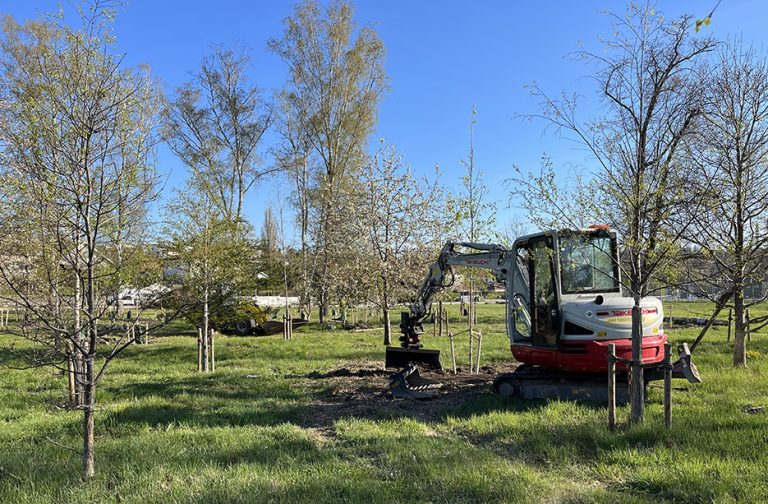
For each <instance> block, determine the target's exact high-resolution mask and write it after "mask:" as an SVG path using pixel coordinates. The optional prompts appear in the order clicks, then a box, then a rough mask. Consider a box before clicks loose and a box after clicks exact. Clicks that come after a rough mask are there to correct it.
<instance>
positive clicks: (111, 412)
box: [0, 305, 768, 503]
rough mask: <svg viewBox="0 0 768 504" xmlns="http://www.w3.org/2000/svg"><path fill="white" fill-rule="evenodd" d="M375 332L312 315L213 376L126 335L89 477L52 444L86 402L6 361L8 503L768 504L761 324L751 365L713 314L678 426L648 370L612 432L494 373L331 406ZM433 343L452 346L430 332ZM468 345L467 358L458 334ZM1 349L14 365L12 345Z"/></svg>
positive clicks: (484, 316)
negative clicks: (389, 399) (636, 407)
mask: <svg viewBox="0 0 768 504" xmlns="http://www.w3.org/2000/svg"><path fill="white" fill-rule="evenodd" d="M452 310H456V308H452ZM673 310H674V311H675V312H676V313H679V314H680V315H681V316H682V314H683V313H685V312H686V310H687V311H688V312H694V311H695V312H698V311H702V312H704V311H706V306H704V305H701V306H685V305H679V306H678V305H676V306H675V307H674V308H673ZM502 314H503V309H502V307H501V306H488V307H482V311H481V312H480V323H481V326H482V327H483V330H484V335H485V340H484V343H483V348H484V354H483V361H484V363H486V364H501V363H504V362H508V361H509V360H510V359H511V355H510V354H509V349H508V342H507V340H506V337H505V336H504V326H503V320H502V316H503V315H502ZM454 326H455V327H456V326H458V324H454ZM697 333H698V329H696V328H691V329H674V330H673V331H672V338H673V340H674V341H675V342H677V341H691V340H692V339H693V338H694V337H695V335H696V334H697ZM381 339H382V337H381V331H380V330H375V331H368V332H356V333H351V332H329V331H325V332H321V331H319V330H317V329H316V328H313V327H309V328H303V329H301V330H299V331H297V332H296V333H295V335H294V339H293V340H292V341H290V342H286V341H283V340H282V337H281V336H272V337H267V338H234V337H232V338H222V339H220V340H219V342H218V346H217V354H218V359H217V371H216V372H215V373H212V374H207V375H202V374H198V373H196V372H195V371H194V365H195V346H194V345H195V343H194V340H193V339H192V338H191V337H188V336H168V337H160V338H157V339H155V340H154V341H153V342H152V343H151V344H149V345H146V346H135V347H132V348H130V349H129V350H128V351H127V352H126V353H125V354H124V355H123V356H122V358H120V359H119V360H118V361H116V362H115V363H114V367H113V368H111V369H110V370H109V372H108V374H107V376H106V378H105V380H104V381H103V383H102V384H101V387H100V390H99V395H98V403H99V405H100V410H99V412H98V414H97V462H96V468H97V476H96V478H95V480H94V481H92V482H90V483H87V484H84V483H81V482H80V481H79V479H78V475H79V459H78V456H77V455H76V454H74V453H71V452H69V451H67V450H65V449H63V448H61V447H59V446H57V445H55V444H53V443H51V442H50V441H48V439H52V440H56V441H57V442H59V443H62V444H65V445H68V446H71V447H74V448H77V447H78V445H79V443H80V440H79V433H80V415H79V414H78V413H77V412H70V411H62V410H60V409H58V408H57V407H56V404H57V403H58V402H59V401H60V400H61V399H62V396H63V392H64V384H65V382H64V377H63V376H62V375H61V374H60V373H58V372H54V371H52V370H50V369H46V370H13V369H6V368H3V369H2V370H0V373H2V378H0V502H3V503H4V502H8V503H23V502H60V503H70V502H72V503H90V502H141V503H145V502H163V503H165V502H344V501H346V502H370V503H372V502H430V501H431V502H507V501H508V502H539V501H547V502H611V503H614V502H640V501H653V502H658V501H675V502H708V501H717V502H730V501H741V502H764V501H768V411H764V412H762V413H748V412H747V411H746V410H745V408H746V407H749V406H768V335H766V334H757V335H755V336H754V337H753V338H752V342H751V345H750V350H751V351H750V365H749V367H748V368H747V369H733V368H732V367H731V366H730V362H731V358H730V347H729V345H728V344H727V343H726V342H725V328H714V329H713V330H712V331H711V332H710V333H709V334H708V335H707V337H706V338H705V340H704V341H703V342H702V344H701V345H700V346H699V349H698V350H697V352H696V355H695V358H696V362H697V364H698V366H699V370H700V371H701V374H702V376H703V378H704V380H705V381H704V383H702V384H700V385H695V386H691V385H687V384H684V383H676V385H679V386H681V387H683V388H684V390H676V391H675V392H674V404H673V408H674V410H673V427H672V429H671V430H670V431H666V430H665V429H664V428H663V427H662V418H661V399H662V396H661V389H660V388H659V387H658V385H656V384H653V385H651V386H650V388H649V398H648V411H647V419H646V423H645V424H644V425H642V426H638V427H632V428H628V427H626V425H623V426H622V428H621V429H620V430H619V431H617V432H615V433H612V432H609V431H608V430H607V428H606V411H605V408H603V407H596V406H591V405H587V404H574V403H565V402H526V401H519V400H506V399H503V398H500V397H497V396H495V395H493V394H492V393H491V391H490V387H489V386H487V385H485V386H482V388H481V389H480V393H478V394H476V395H473V396H472V398H471V399H469V400H468V401H466V402H464V403H462V404H457V405H454V406H451V407H447V408H446V409H445V410H444V411H441V412H440V414H439V415H437V416H436V417H431V419H429V420H423V419H422V420H419V418H422V417H420V416H419V415H416V414H413V412H414V409H413V408H411V409H406V410H395V409H393V410H391V411H389V412H383V413H382V415H379V416H377V415H367V414H366V415H358V416H354V415H345V414H337V415H334V414H333V412H332V411H327V410H326V411H322V412H321V411H320V406H319V405H321V404H325V403H323V402H322V401H323V398H325V397H327V396H328V394H329V385H328V382H327V381H324V380H322V379H315V377H318V376H322V375H323V373H326V372H327V371H329V370H331V369H334V368H336V367H338V366H339V365H347V364H349V365H353V364H354V363H368V364H369V365H370V364H371V363H372V362H374V361H379V362H380V361H382V360H383V347H382V346H381ZM11 342H12V338H11V337H10V336H7V335H6V336H0V346H2V347H7V346H8V344H10V343H11ZM425 343H426V346H427V347H431V348H434V347H438V348H441V349H443V350H447V341H446V340H445V339H443V340H441V341H436V339H435V338H434V337H432V336H431V333H430V335H428V336H427V337H425ZM18 348H20V349H21V350H23V349H24V347H23V345H22V346H20V347H18ZM457 350H458V352H459V356H460V358H461V360H465V359H466V357H464V356H465V354H466V342H465V341H464V340H463V338H462V339H461V340H460V343H459V344H458V348H457ZM444 355H447V353H445V354H444ZM0 359H2V360H5V361H10V363H11V364H13V363H14V362H16V363H17V364H18V361H15V360H14V357H13V356H12V355H11V354H10V353H9V352H7V351H4V352H3V353H2V354H0ZM444 362H447V359H445V358H444ZM380 379H382V378H380ZM424 407H425V408H426V407H428V405H427V404H425V405H424ZM398 411H399V412H398ZM321 413H322V414H321ZM619 415H620V419H622V421H625V419H626V418H627V416H628V410H627V409H626V408H620V411H619Z"/></svg>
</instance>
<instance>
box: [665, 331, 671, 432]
mask: <svg viewBox="0 0 768 504" xmlns="http://www.w3.org/2000/svg"><path fill="white" fill-rule="evenodd" d="M671 359H672V344H671V343H669V342H667V343H664V427H666V428H667V429H669V428H670V426H671V425H672V362H671Z"/></svg>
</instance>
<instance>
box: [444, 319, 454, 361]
mask: <svg viewBox="0 0 768 504" xmlns="http://www.w3.org/2000/svg"><path fill="white" fill-rule="evenodd" d="M445 332H446V333H447V334H448V340H449V341H450V342H451V369H453V374H456V349H455V347H454V346H453V333H452V332H451V329H450V328H449V327H448V313H446V314H445Z"/></svg>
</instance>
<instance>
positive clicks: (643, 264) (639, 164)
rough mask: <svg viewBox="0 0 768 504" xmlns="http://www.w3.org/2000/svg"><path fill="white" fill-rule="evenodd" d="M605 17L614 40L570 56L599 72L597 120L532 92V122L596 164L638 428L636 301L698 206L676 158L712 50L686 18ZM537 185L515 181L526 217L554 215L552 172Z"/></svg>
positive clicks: (636, 11) (642, 9)
mask: <svg viewBox="0 0 768 504" xmlns="http://www.w3.org/2000/svg"><path fill="white" fill-rule="evenodd" d="M611 16H612V18H613V21H614V23H613V25H614V31H613V36H612V37H611V38H608V39H606V40H605V41H603V45H604V48H603V49H604V50H603V51H601V52H594V53H592V52H587V51H581V52H579V53H577V56H578V57H579V58H580V59H581V60H582V61H584V62H585V63H587V64H590V65H596V66H597V67H598V70H597V74H596V81H597V84H598V85H599V89H600V94H601V98H602V103H603V110H604V111H605V114H604V116H603V117H600V118H597V119H595V120H593V121H591V122H587V123H583V122H581V121H579V120H578V119H577V117H576V114H575V111H576V99H575V97H571V96H567V95H563V96H562V97H561V98H552V97H550V96H548V95H547V94H546V93H544V92H543V91H542V90H541V88H539V87H538V86H537V85H534V86H533V87H532V93H533V95H534V96H535V97H537V98H539V99H541V102H542V106H543V112H542V113H541V114H539V115H535V116H533V117H539V118H543V119H545V120H547V121H549V122H550V123H551V124H553V125H554V126H555V127H556V128H557V130H558V131H559V132H560V133H562V134H564V135H566V136H570V137H571V138H572V139H575V140H576V141H578V142H579V143H581V144H582V145H584V146H585V147H586V148H587V149H588V151H589V152H590V154H591V155H592V157H593V159H594V161H595V162H596V163H597V169H596V170H595V172H594V174H593V185H597V186H598V187H599V190H600V194H599V198H600V199H599V201H600V204H595V205H594V206H595V207H600V208H601V209H602V212H601V213H602V215H604V216H606V218H607V219H608V222H609V223H611V224H612V225H613V226H614V227H615V228H617V229H619V231H620V232H621V235H622V237H623V239H624V243H623V245H624V253H625V257H626V263H625V264H623V266H624V267H625V275H624V278H625V279H628V282H626V283H625V287H626V289H627V290H628V291H629V293H630V294H631V296H632V297H633V298H634V306H633V308H632V364H631V380H632V385H633V386H632V397H631V406H632V414H631V419H632V422H634V423H637V422H642V420H643V418H644V411H645V398H644V390H645V387H644V385H643V367H642V353H641V346H642V337H643V334H642V308H641V300H642V297H643V296H645V295H646V294H647V292H648V288H649V285H651V282H652V281H653V279H654V275H655V274H657V273H658V272H659V270H661V269H662V268H663V266H664V264H665V263H667V262H668V261H669V260H670V259H671V257H672V253H673V252H674V251H676V250H678V245H677V243H678V242H679V239H680V237H681V235H682V232H683V229H678V228H675V226H674V225H673V224H674V220H673V219H674V216H675V215H676V214H678V213H679V212H680V209H681V208H682V207H683V206H686V205H689V206H692V207H693V208H695V207H697V206H699V205H700V204H701V203H700V201H699V200H698V199H697V198H696V196H695V195H693V194H688V193H685V192H683V191H679V190H678V189H679V188H680V187H682V184H683V180H684V178H685V176H686V174H685V173H682V170H681V168H682V166H683V163H682V162H681V160H680V158H681V155H682V154H684V149H683V148H682V147H683V146H684V145H685V142H686V141H687V140H688V139H689V138H690V136H691V135H692V134H693V132H694V131H695V127H696V125H697V123H698V122H700V120H701V115H702V111H703V102H702V92H703V91H702V86H701V81H700V79H699V76H698V75H696V73H695V72H696V63H697V62H698V61H699V58H700V57H701V56H702V55H704V54H706V53H708V52H709V51H711V50H712V49H713V48H714V47H715V42H714V41H713V40H712V39H710V38H706V37H703V36H694V35H693V25H694V23H693V20H692V18H691V17H690V16H683V17H680V18H677V19H669V18H665V17H663V16H662V14H661V13H660V12H659V11H658V10H656V9H655V8H654V6H653V5H651V4H639V5H638V4H630V5H629V7H628V8H627V12H626V14H625V15H624V16H619V15H611ZM542 178H543V180H537V179H534V180H531V181H528V182H526V181H524V180H517V182H518V183H519V184H520V187H522V188H524V189H527V190H531V191H533V197H530V198H528V200H527V201H532V202H537V203H535V207H536V208H533V210H538V211H539V212H541V213H545V214H546V213H551V212H553V211H554V212H555V213H559V212H558V209H562V208H563V207H562V206H559V205H558V204H557V203H559V202H556V201H553V198H552V193H551V192H550V191H549V190H548V186H547V184H546V181H547V180H554V178H555V177H554V173H553V172H552V171H551V170H549V171H547V172H545V173H543V174H542ZM560 217H564V218H565V220H569V219H570V217H569V216H562V215H561V216H560Z"/></svg>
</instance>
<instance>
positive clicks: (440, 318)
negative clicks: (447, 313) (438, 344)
mask: <svg viewBox="0 0 768 504" xmlns="http://www.w3.org/2000/svg"><path fill="white" fill-rule="evenodd" d="M437 320H438V325H439V327H438V332H437V337H438V338H442V337H443V302H442V300H441V301H438V302H437Z"/></svg>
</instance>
